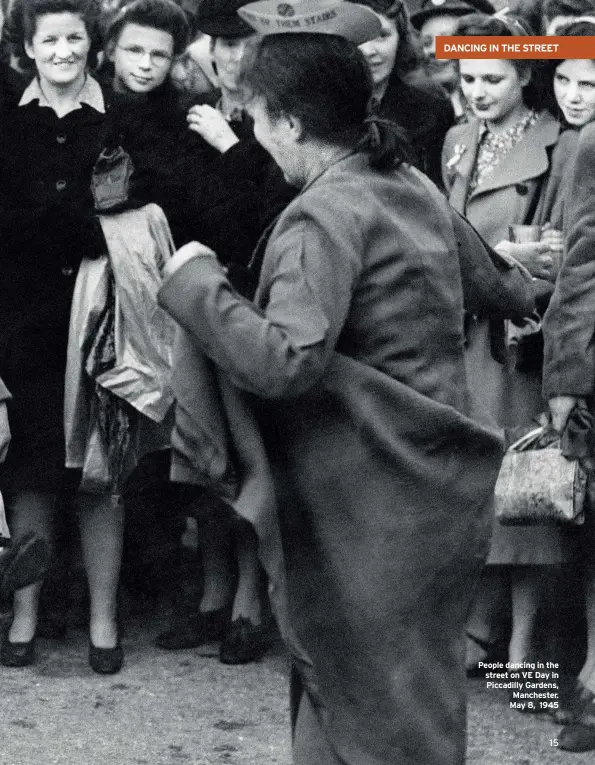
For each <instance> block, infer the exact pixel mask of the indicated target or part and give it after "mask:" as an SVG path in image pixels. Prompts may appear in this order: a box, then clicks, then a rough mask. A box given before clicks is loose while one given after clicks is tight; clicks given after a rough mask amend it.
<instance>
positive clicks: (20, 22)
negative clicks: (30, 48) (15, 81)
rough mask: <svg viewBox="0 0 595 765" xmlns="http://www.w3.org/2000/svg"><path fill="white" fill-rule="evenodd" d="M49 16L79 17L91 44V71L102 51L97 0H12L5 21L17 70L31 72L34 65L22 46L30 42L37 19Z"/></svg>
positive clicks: (99, 9)
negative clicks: (8, 14) (52, 14)
mask: <svg viewBox="0 0 595 765" xmlns="http://www.w3.org/2000/svg"><path fill="white" fill-rule="evenodd" d="M50 13H73V14H75V15H77V16H80V17H81V19H82V20H83V22H84V24H85V28H86V30H87V34H88V35H89V39H90V41H91V48H90V50H89V55H88V57H87V65H88V67H89V68H90V69H94V68H95V67H96V66H97V56H98V54H99V52H100V51H101V48H102V38H101V29H100V18H101V6H100V4H99V2H98V0H15V2H14V5H13V6H12V10H11V12H10V16H9V17H8V20H7V22H6V34H7V38H8V41H9V43H10V45H11V47H12V52H13V54H14V56H15V57H16V59H17V62H18V65H19V67H20V68H21V69H22V70H23V71H24V72H32V71H34V69H35V64H34V62H33V61H32V60H31V59H30V58H29V56H28V55H27V51H26V50H25V45H26V44H29V45H30V44H31V42H32V40H33V36H34V35H35V30H36V28H37V19H38V18H39V17H40V16H45V15H47V14H50Z"/></svg>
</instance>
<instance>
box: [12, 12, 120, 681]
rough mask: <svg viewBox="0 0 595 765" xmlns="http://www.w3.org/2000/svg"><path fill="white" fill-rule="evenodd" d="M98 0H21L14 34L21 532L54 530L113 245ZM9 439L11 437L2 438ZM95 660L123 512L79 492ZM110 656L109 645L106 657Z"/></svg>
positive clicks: (24, 646)
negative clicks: (82, 357)
mask: <svg viewBox="0 0 595 765" xmlns="http://www.w3.org/2000/svg"><path fill="white" fill-rule="evenodd" d="M97 18H98V7H97V5H96V3H95V2H94V0H17V2H16V3H15V6H14V8H13V12H12V15H11V24H10V27H11V34H12V39H13V42H15V44H16V45H17V50H18V52H19V54H20V57H21V59H22V61H23V63H24V64H27V63H28V65H29V68H30V69H31V70H32V72H33V73H34V75H35V76H34V79H33V80H32V82H31V84H30V85H29V86H28V87H27V89H26V90H25V92H24V94H23V96H22V98H21V100H20V104H19V106H18V107H17V108H15V109H14V110H13V111H11V112H10V114H8V115H7V116H5V118H4V119H3V120H2V122H1V124H0V165H1V166H2V174H1V176H0V235H1V238H2V258H1V260H0V377H1V378H2V379H3V380H4V383H5V384H6V386H7V387H8V389H9V391H10V393H11V394H12V399H11V400H10V401H9V402H8V419H9V424H10V428H11V430H12V435H13V437H12V442H11V444H10V448H9V450H8V456H7V460H6V463H5V465H4V466H3V468H2V472H1V475H0V485H1V487H2V490H3V491H5V492H6V495H7V506H8V509H9V512H10V518H11V524H12V531H13V534H14V536H15V538H19V537H21V536H22V535H24V534H26V533H28V532H30V531H36V532H37V533H38V534H39V535H40V536H42V537H44V538H45V539H47V540H48V541H49V540H51V537H52V516H53V513H54V507H55V497H56V495H57V493H58V492H59V491H60V490H61V488H62V479H63V474H64V461H65V460H64V424H63V413H64V374H65V366H66V346H67V338H68V326H69V315H70V305H71V300H72V295H73V290H74V284H75V278H76V274H77V269H78V266H79V264H80V262H81V260H82V258H84V257H91V258H92V257H95V256H96V255H99V254H101V253H102V252H104V251H105V242H104V239H103V235H102V233H101V229H100V227H99V224H98V221H97V219H96V216H95V215H94V210H93V200H92V195H91V190H90V184H91V174H92V170H93V166H94V164H95V161H96V159H97V157H98V156H99V153H100V151H101V149H102V148H103V144H104V139H105V135H104V121H105V104H104V99H103V94H102V91H101V88H100V86H99V85H98V83H97V82H96V81H95V80H94V79H93V78H91V77H90V76H89V75H88V74H87V71H86V68H87V64H89V65H91V66H94V64H95V54H96V52H97V50H98V48H99V42H100V41H99V35H98V28H97V24H96V22H97ZM0 440H1V438H0ZM79 509H80V522H81V536H82V543H83V551H84V558H85V564H86V568H87V574H88V578H89V589H90V600H91V620H90V641H91V643H90V654H89V657H90V659H91V658H92V656H93V651H94V650H95V655H98V654H97V652H98V651H99V652H100V653H101V652H102V651H107V652H108V653H111V652H114V651H117V652H118V654H119V655H120V661H119V663H120V664H121V649H120V648H119V644H118V635H117V626H116V592H117V584H118V573H119V564H120V550H121V536H120V534H119V530H120V527H121V510H120V509H119V508H117V507H116V506H115V505H114V506H110V507H109V508H99V507H98V506H96V505H95V504H94V503H93V501H92V500H90V501H89V502H86V500H85V498H84V497H83V496H80V508H79ZM39 592H40V586H39V585H33V586H31V587H28V588H25V589H23V590H19V591H18V592H17V593H16V594H15V598H14V617H13V621H12V624H11V626H10V629H9V631H8V634H7V636H6V639H5V640H4V642H3V645H2V650H1V654H0V661H1V662H2V663H3V664H4V665H6V666H24V665H26V664H30V663H31V662H32V661H33V660H34V646H35V643H34V640H35V632H36V627H37V606H38V599H39ZM101 655H103V654H101Z"/></svg>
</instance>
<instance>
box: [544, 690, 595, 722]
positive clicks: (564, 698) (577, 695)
mask: <svg viewBox="0 0 595 765" xmlns="http://www.w3.org/2000/svg"><path fill="white" fill-rule="evenodd" d="M564 686H565V683H561V684H560V708H559V709H557V710H556V711H555V712H553V714H552V717H553V718H554V722H556V723H557V724H558V725H571V724H572V723H575V722H577V721H578V719H579V718H580V716H581V714H582V712H583V710H584V709H585V707H586V706H587V705H588V704H591V703H592V702H593V700H594V699H595V696H594V695H593V694H592V693H591V691H589V690H587V689H586V688H585V686H584V685H583V684H582V683H581V682H579V681H578V680H577V681H576V682H575V683H574V684H573V685H572V686H571V687H570V688H569V689H567V688H565V687H564Z"/></svg>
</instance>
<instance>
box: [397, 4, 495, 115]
mask: <svg viewBox="0 0 595 765" xmlns="http://www.w3.org/2000/svg"><path fill="white" fill-rule="evenodd" d="M475 12H479V13H486V14H492V13H494V12H495V8H494V6H493V5H492V4H491V3H490V2H489V0H423V2H422V4H421V5H420V7H419V10H417V11H415V13H413V14H412V15H411V23H412V24H413V26H414V27H415V28H416V29H417V31H418V32H419V35H420V39H421V45H422V48H423V54H424V57H425V61H426V67H427V71H428V74H429V75H430V77H431V78H432V79H433V80H434V82H436V83H437V84H438V85H440V86H441V87H442V88H444V90H445V91H446V93H447V94H448V96H449V98H450V100H451V102H452V107H453V109H454V113H455V117H456V119H457V121H464V120H465V119H466V111H465V101H464V99H463V98H462V96H461V91H460V87H459V75H458V70H457V62H456V60H455V59H438V58H436V36H437V35H452V34H454V33H455V29H456V26H457V23H458V21H459V19H460V17H461V16H465V15H466V14H468V13H475Z"/></svg>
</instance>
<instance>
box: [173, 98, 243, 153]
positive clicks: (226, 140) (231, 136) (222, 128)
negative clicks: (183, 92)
mask: <svg viewBox="0 0 595 765" xmlns="http://www.w3.org/2000/svg"><path fill="white" fill-rule="evenodd" d="M186 119H187V120H188V127H189V128H190V130H194V132H195V133H198V134H199V135H201V136H202V137H203V138H204V139H205V141H206V142H207V143H209V144H210V145H211V146H212V147H213V148H214V149H217V150H218V151H220V152H221V153H222V154H223V152H225V151H227V150H228V149H231V147H232V146H235V144H236V143H239V139H238V137H237V135H236V134H235V133H234V132H233V130H232V129H231V128H230V127H229V125H228V123H227V122H226V121H225V117H224V116H223V115H222V114H221V112H219V111H217V109H213V107H212V106H208V105H207V104H203V105H202V106H193V107H192V108H191V109H190V111H189V112H188V116H187V117H186Z"/></svg>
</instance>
